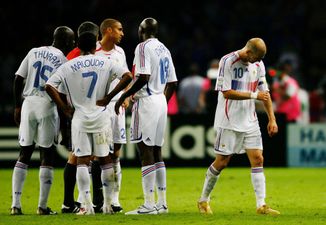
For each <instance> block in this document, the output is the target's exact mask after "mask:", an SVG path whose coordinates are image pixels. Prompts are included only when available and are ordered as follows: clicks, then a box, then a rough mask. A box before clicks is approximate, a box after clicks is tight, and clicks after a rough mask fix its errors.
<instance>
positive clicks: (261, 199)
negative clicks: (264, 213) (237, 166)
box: [251, 167, 266, 208]
mask: <svg viewBox="0 0 326 225" xmlns="http://www.w3.org/2000/svg"><path fill="white" fill-rule="evenodd" d="M251 182H252V185H253V187H254V191H255V194H256V205H257V208H259V207H261V206H263V205H265V204H266V203H265V197H266V184H265V175H264V169H263V167H253V168H251Z"/></svg>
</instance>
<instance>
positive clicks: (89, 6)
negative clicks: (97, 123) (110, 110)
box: [0, 0, 326, 126]
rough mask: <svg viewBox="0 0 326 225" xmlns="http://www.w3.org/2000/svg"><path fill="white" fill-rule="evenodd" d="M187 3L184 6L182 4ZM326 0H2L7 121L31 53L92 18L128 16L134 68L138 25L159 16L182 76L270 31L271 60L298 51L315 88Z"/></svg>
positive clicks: (0, 88) (1, 81)
mask: <svg viewBox="0 0 326 225" xmlns="http://www.w3.org/2000/svg"><path fill="white" fill-rule="evenodd" d="M180 5H181V6H180ZM325 11H326V1H322V0H320V1H318V0H312V1H295V0H286V1H282V0H274V1H264V0H262V1H243V0H234V1H232V0H231V1H222V0H206V1H178V4H177V1H169V0H168V1H154V0H152V1H145V0H137V1H131V0H128V1H127V0H119V1H117V0H105V1H104V0H92V1H81V0H79V1H77V0H72V1H67V0H65V1H64V0H56V1H44V0H43V1H41V0H35V1H32V0H31V1H2V2H1V6H0V18H1V39H2V41H1V53H0V70H1V71H0V102H1V108H0V125H1V126H8V125H13V119H12V114H13V95H12V83H13V78H14V74H15V71H16V70H17V69H18V66H19V64H20V62H21V60H22V59H23V58H24V57H25V55H26V54H27V52H28V51H29V50H30V49H31V48H33V47H38V46H42V45H51V42H52V33H53V30H54V29H55V28H56V27H57V26H60V25H67V26H69V27H71V28H72V29H73V30H74V31H76V30H77V27H78V26H79V24H80V23H82V22H84V21H86V20H89V21H93V22H95V23H97V24H100V23H101V22H102V21H103V20H104V19H105V18H115V19H118V20H120V21H121V22H122V24H123V27H124V34H125V37H124V38H123V40H122V43H121V47H123V48H124V50H125V52H126V56H127V62H128V65H129V67H131V64H132V59H133V56H134V49H135V47H136V45H137V44H138V37H137V30H138V25H139V23H140V22H141V21H142V20H143V19H144V18H145V17H154V18H156V19H157V20H158V22H159V25H160V27H159V29H160V32H159V39H160V40H161V41H162V42H163V43H165V44H166V46H167V47H168V48H169V49H170V50H171V53H172V56H173V58H174V63H175V66H176V72H177V75H178V78H179V80H181V79H182V78H183V77H185V76H186V75H187V74H188V68H189V65H190V64H191V63H192V62H197V63H198V64H199V65H200V69H201V73H202V74H204V75H205V72H206V70H207V67H208V63H209V61H210V60H211V59H213V58H221V57H222V56H223V55H225V54H227V53H229V52H231V51H234V50H237V49H240V48H242V47H243V46H244V45H245V43H246V41H247V40H248V39H249V38H251V37H255V36H259V37H261V38H263V39H264V40H265V42H266V44H267V47H268V52H267V55H266V57H265V59H264V62H265V65H266V67H269V66H274V65H276V64H277V63H278V61H279V60H280V57H281V55H282V54H284V53H285V52H292V53H294V54H295V55H296V56H297V57H298V62H299V66H298V68H297V69H296V74H295V76H296V77H297V78H298V80H299V81H300V84H301V86H302V87H303V88H305V89H307V90H308V91H310V90H313V89H314V88H315V87H316V85H317V84H318V82H319V81H320V80H321V79H322V76H324V74H325V66H324V65H325V58H324V57H323V54H324V52H325V50H326V37H325V35H326V32H325V28H326V14H325Z"/></svg>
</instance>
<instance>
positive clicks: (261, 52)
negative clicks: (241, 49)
mask: <svg viewBox="0 0 326 225" xmlns="http://www.w3.org/2000/svg"><path fill="white" fill-rule="evenodd" d="M246 48H247V49H249V50H250V51H252V53H254V54H255V55H256V56H257V57H258V58H263V57H264V56H265V54H266V51H267V49H266V44H265V42H264V41H263V39H261V38H251V39H250V40H249V41H248V42H247V44H246Z"/></svg>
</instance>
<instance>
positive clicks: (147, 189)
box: [141, 165, 155, 208]
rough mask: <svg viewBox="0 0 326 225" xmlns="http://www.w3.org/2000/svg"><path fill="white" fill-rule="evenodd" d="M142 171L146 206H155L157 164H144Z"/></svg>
mask: <svg viewBox="0 0 326 225" xmlns="http://www.w3.org/2000/svg"><path fill="white" fill-rule="evenodd" d="M141 171H142V185H143V193H144V198H145V199H144V200H145V206H146V207H149V208H153V207H154V206H155V196H154V194H155V193H154V187H155V165H149V166H143V167H142V168H141Z"/></svg>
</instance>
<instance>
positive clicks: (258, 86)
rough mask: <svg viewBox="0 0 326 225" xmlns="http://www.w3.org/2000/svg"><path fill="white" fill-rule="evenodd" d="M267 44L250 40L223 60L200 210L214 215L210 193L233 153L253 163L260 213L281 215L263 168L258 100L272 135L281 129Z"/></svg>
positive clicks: (252, 177)
mask: <svg viewBox="0 0 326 225" xmlns="http://www.w3.org/2000/svg"><path fill="white" fill-rule="evenodd" d="M265 54H266V45H265V43H264V41H263V40H262V39H261V38H252V39H250V40H249V41H248V42H247V44H246V45H245V47H244V48H242V49H240V50H238V51H235V52H232V53H230V54H228V55H225V56H224V57H223V58H222V59H221V60H220V66H219V71H218V78H217V83H216V90H217V91H219V93H218V104H217V108H216V114H215V123H214V128H215V129H216V131H217V135H216V142H215V146H214V149H215V153H216V158H215V161H214V162H213V163H212V164H211V166H210V167H209V168H208V170H207V172H206V177H205V182H204V186H203V190H202V194H201V197H200V199H199V201H198V209H199V211H200V213H203V214H212V213H213V212H212V210H211V208H210V205H209V200H210V194H211V192H212V190H213V188H214V186H215V184H216V182H217V181H218V178H219V177H220V173H221V171H222V170H223V169H224V168H225V167H226V166H227V164H228V163H229V161H230V159H231V157H232V155H234V154H242V153H246V154H247V156H248V158H249V161H250V165H251V181H252V185H253V187H254V190H255V194H256V211H257V213H258V214H269V215H279V214H280V212H279V211H277V210H274V209H272V208H270V207H269V206H268V205H266V203H265V195H266V187H265V175H264V170H263V143H262V137H261V132H260V127H259V123H258V119H257V115H256V111H255V100H259V101H262V102H263V104H264V107H265V111H266V113H267V115H268V119H269V121H268V125H267V131H268V134H269V135H270V136H271V137H272V136H273V135H275V134H276V133H277V132H278V127H277V124H276V119H275V116H274V112H273V107H272V101H271V97H270V94H269V90H268V85H267V83H266V78H265V67H264V63H263V61H262V59H263V57H264V56H265Z"/></svg>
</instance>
